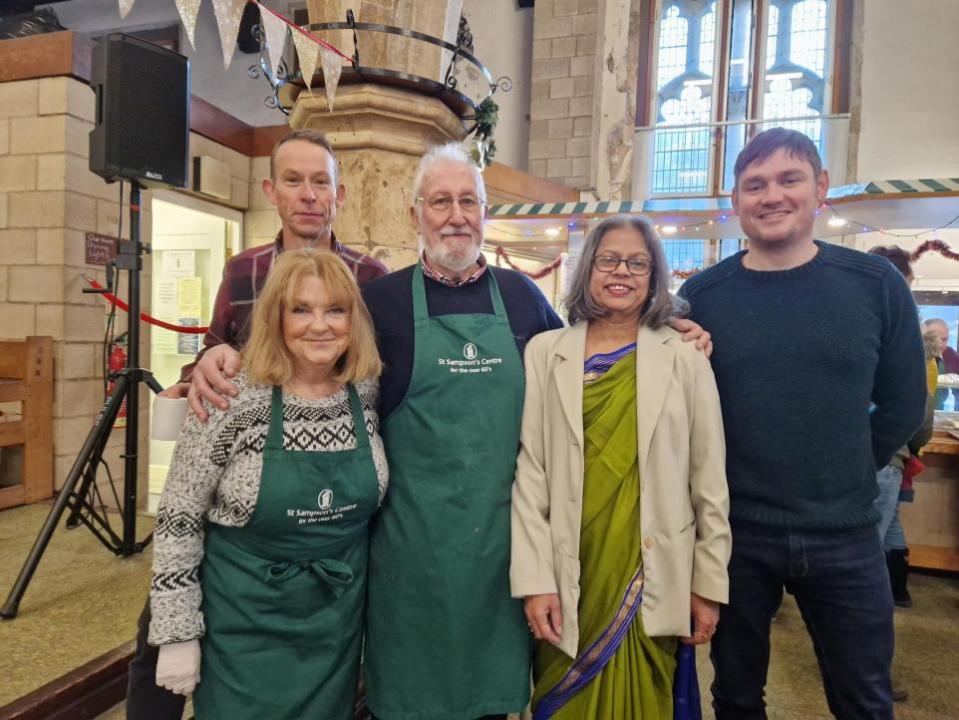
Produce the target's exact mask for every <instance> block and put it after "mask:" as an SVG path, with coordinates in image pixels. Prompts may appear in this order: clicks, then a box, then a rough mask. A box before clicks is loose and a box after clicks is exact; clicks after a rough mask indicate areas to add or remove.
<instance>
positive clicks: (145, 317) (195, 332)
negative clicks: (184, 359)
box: [85, 278, 209, 335]
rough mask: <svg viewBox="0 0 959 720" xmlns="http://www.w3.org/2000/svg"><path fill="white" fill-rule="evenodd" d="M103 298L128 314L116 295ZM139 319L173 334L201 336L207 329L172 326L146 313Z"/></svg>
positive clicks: (93, 283) (97, 287)
mask: <svg viewBox="0 0 959 720" xmlns="http://www.w3.org/2000/svg"><path fill="white" fill-rule="evenodd" d="M85 279H86V281H87V282H88V283H89V284H90V287H94V288H96V289H97V290H103V285H101V284H100V283H98V282H97V281H96V280H92V279H91V278H85ZM103 297H105V298H106V299H107V301H108V302H109V303H110V304H111V305H116V306H117V307H118V308H120V309H121V310H123V312H130V306H129V305H127V304H126V303H125V302H123V300H121V299H120V298H118V297H117V296H116V295H111V294H110V293H103ZM140 319H141V320H142V321H143V322H146V323H150V324H151V325H156V326H157V327H160V328H163V329H164V330H172V331H173V332H178V333H187V334H190V335H202V334H203V333H205V332H206V331H207V330H208V329H209V328H205V327H192V326H189V325H174V324H172V323H168V322H165V321H163V320H160V319H159V318H155V317H153V316H152V315H147V314H146V313H140Z"/></svg>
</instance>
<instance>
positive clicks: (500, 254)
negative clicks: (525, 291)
mask: <svg viewBox="0 0 959 720" xmlns="http://www.w3.org/2000/svg"><path fill="white" fill-rule="evenodd" d="M496 257H497V260H499V259H502V260H503V261H504V262H505V263H506V264H507V265H509V266H510V267H511V268H513V270H516V271H517V272H521V273H523V275H525V276H526V277H528V278H531V279H533V280H541V279H542V278H544V277H546V276H547V275H549V274H550V273H552V272H553V271H554V270H555V269H556V268H558V267H559V266H560V265H562V264H563V260H565V259H566V253H561V254H560V255H558V256H557V257H556V259H555V260H553V261H552V262H550V263H549V264H547V265H544V266H543V267H541V268H540V269H539V270H534V271H532V272H530V271H529V270H524V269H523V268H521V267H519V266H518V265H517V264H516V263H514V262H513V261H512V260H511V259H510V256H509V253H507V252H506V250H505V249H503V247H502V246H501V245H497V246H496ZM498 264H499V262H497V265H498Z"/></svg>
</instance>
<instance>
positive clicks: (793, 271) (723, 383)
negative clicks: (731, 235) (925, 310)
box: [681, 128, 925, 720]
mask: <svg viewBox="0 0 959 720" xmlns="http://www.w3.org/2000/svg"><path fill="white" fill-rule="evenodd" d="M735 178H736V186H735V190H734V191H733V196H732V200H733V207H734V209H735V211H736V214H737V215H738V216H739V220H740V224H741V225H742V228H743V232H744V233H745V235H746V237H747V238H748V240H749V249H748V250H745V251H742V252H740V253H738V254H736V255H735V256H733V257H731V258H728V259H727V260H725V261H723V262H721V263H719V264H717V265H715V266H713V267H711V268H709V269H707V270H705V271H703V272H701V273H699V274H697V275H695V276H694V277H692V278H690V279H689V280H688V281H687V282H686V284H685V285H684V286H683V288H682V290H681V294H682V295H683V296H684V297H685V298H686V299H687V300H688V301H689V302H690V304H691V307H692V319H693V320H694V321H696V322H697V323H699V324H701V325H702V326H703V327H705V328H707V329H708V330H709V331H710V333H712V337H713V340H714V342H715V350H714V352H713V355H712V364H713V371H714V372H715V374H716V382H717V385H718V387H719V393H720V399H721V401H722V408H723V419H724V422H725V427H726V444H727V461H726V464H727V476H728V480H729V492H730V521H731V523H732V528H733V552H732V559H731V560H730V565H729V576H730V595H729V605H728V607H725V608H723V611H722V615H721V618H720V622H719V625H718V628H717V632H716V635H715V636H714V638H713V641H712V648H711V651H710V656H711V659H712V662H713V667H714V669H715V673H716V674H715V681H714V682H713V686H712V692H713V707H714V708H715V711H716V718H717V720H733V719H735V720H752V719H753V718H765V717H766V712H765V702H764V700H763V690H764V686H765V683H766V672H767V667H768V664H769V632H770V622H771V620H772V617H773V615H774V614H775V612H776V610H777V608H778V607H779V604H780V601H781V600H782V593H783V588H785V589H786V590H787V591H789V592H790V593H791V594H793V595H794V596H795V598H796V602H797V604H798V605H799V608H800V611H801V613H802V616H803V620H804V621H805V623H806V627H807V630H808V631H809V634H810V637H811V638H812V642H813V646H814V648H815V651H816V657H817V659H818V661H819V667H820V671H821V672H822V678H823V684H824V686H825V690H826V698H827V700H828V703H829V707H830V710H831V711H832V713H833V714H834V715H835V716H836V717H839V718H844V719H848V718H862V719H863V720H865V719H866V718H868V719H869V720H881V719H885V718H889V719H891V718H892V717H893V711H892V697H891V686H890V678H889V669H890V664H891V660H892V652H893V624H892V611H893V603H892V596H891V594H890V589H889V578H888V575H887V571H886V565H885V560H884V557H883V553H882V548H881V546H880V543H879V540H878V538H877V536H876V530H875V525H876V522H877V520H878V514H877V512H876V510H875V508H874V505H873V501H874V499H875V497H876V495H877V486H876V469H877V468H881V467H884V466H885V465H886V464H887V462H888V461H889V459H890V458H891V457H892V455H893V453H894V452H895V451H896V449H897V448H898V447H901V446H902V445H903V444H904V443H905V442H906V440H908V439H909V437H910V435H911V434H912V433H913V431H914V430H915V429H916V428H917V427H918V426H919V425H920V423H921V422H922V418H923V410H924V408H923V402H922V398H923V387H924V383H925V373H924V363H923V351H922V343H921V339H920V332H919V321H918V315H917V313H916V307H915V305H914V303H913V300H912V297H911V295H910V293H909V289H908V287H907V286H906V283H905V281H904V280H903V278H902V276H901V275H900V274H899V273H898V272H897V271H896V270H895V268H893V266H892V265H890V264H889V262H888V261H886V260H885V259H884V258H880V257H876V256H871V255H867V254H865V253H861V252H857V251H855V250H850V249H847V248H844V247H841V246H838V245H831V244H827V243H823V242H821V241H817V240H814V239H813V223H814V221H815V217H816V209H817V208H818V207H819V206H820V205H822V204H823V202H824V201H825V198H826V190H827V188H828V183H829V181H828V177H827V173H826V172H825V171H824V170H823V169H822V163H821V160H820V158H819V154H818V152H817V150H816V146H815V145H814V144H813V143H812V142H811V141H810V140H809V139H808V138H807V137H806V136H804V135H802V134H801V133H798V132H795V131H793V130H786V129H784V128H775V129H772V130H767V131H765V132H763V133H760V134H759V135H758V136H756V138H754V139H753V140H752V142H750V143H749V145H747V146H746V148H745V149H744V150H743V151H742V153H741V154H740V155H739V158H738V159H737V161H736V167H735Z"/></svg>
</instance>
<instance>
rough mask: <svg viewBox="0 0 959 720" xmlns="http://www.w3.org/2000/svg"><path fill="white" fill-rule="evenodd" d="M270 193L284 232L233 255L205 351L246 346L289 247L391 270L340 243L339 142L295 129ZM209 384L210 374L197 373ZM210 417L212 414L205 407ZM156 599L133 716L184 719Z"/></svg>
mask: <svg viewBox="0 0 959 720" xmlns="http://www.w3.org/2000/svg"><path fill="white" fill-rule="evenodd" d="M262 191H263V194H264V195H265V196H266V198H267V200H268V201H269V202H270V203H271V204H272V205H273V206H274V207H275V208H276V212H277V215H278V216H279V220H280V231H279V233H278V234H277V236H276V240H274V241H273V242H272V243H270V244H268V245H261V246H258V247H253V248H249V249H248V250H244V251H243V252H241V253H240V254H238V255H236V256H234V257H232V258H230V260H229V261H227V263H226V266H225V267H224V269H223V280H222V281H221V283H220V287H219V290H218V291H217V295H216V301H215V302H214V306H213V313H212V315H213V317H212V321H211V323H210V328H209V330H208V331H207V333H206V335H205V336H204V338H203V351H202V352H201V353H200V355H198V356H197V360H198V359H199V358H200V357H202V355H203V353H204V352H206V350H208V349H209V348H211V347H214V346H216V345H219V344H221V343H226V344H228V345H229V346H230V347H233V348H235V349H237V350H239V348H240V347H242V346H243V344H244V343H245V342H246V340H247V337H249V334H250V318H251V315H252V312H253V308H254V306H255V304H256V300H257V298H258V297H259V295H260V293H261V292H262V290H263V285H264V283H265V282H266V279H267V277H268V275H269V273H270V270H271V269H272V267H273V263H274V262H275V261H276V259H277V258H278V257H279V256H280V253H282V252H283V251H284V250H298V249H302V248H311V247H315V248H322V249H328V250H331V251H332V252H334V253H336V254H337V255H338V256H339V257H340V258H341V259H342V260H343V262H345V263H346V265H347V267H348V268H349V270H350V274H352V275H353V277H354V278H356V281H357V282H358V283H359V284H361V285H362V284H364V283H366V282H369V281H370V280H373V279H376V278H378V277H382V276H383V275H385V274H386V272H387V270H386V267H385V266H384V265H383V264H382V263H380V262H379V261H378V260H375V259H374V258H371V257H369V256H367V255H363V254H361V253H358V252H356V251H354V250H351V249H350V248H348V247H346V246H345V245H343V244H341V243H340V242H339V241H338V240H337V239H336V236H335V235H334V233H333V221H334V220H335V218H336V214H337V211H338V210H339V208H340V207H341V206H342V204H343V202H344V200H345V199H346V187H345V185H344V184H343V183H342V181H341V178H340V172H339V168H338V166H337V162H336V157H335V155H334V153H333V147H332V145H330V142H329V140H327V138H326V136H324V135H323V134H322V133H318V132H316V131H313V130H292V131H290V132H289V133H287V134H286V135H285V136H283V137H282V138H281V139H280V140H279V141H278V142H277V143H276V145H274V146H273V150H272V152H271V154H270V177H269V178H267V179H265V180H264V181H263V186H262ZM195 365H196V360H194V361H193V362H191V363H190V364H188V365H186V366H184V368H183V369H182V371H181V375H180V381H179V382H178V383H176V384H174V385H172V386H170V387H169V388H167V389H166V390H165V391H164V392H163V393H162V395H163V396H165V397H174V398H176V397H184V396H185V395H187V393H188V392H189V390H190V388H191V387H192V382H191V381H192V379H193V378H192V374H193V368H194V366H195ZM197 382H198V383H202V382H203V378H202V377H197ZM200 409H201V412H202V414H203V416H205V414H206V411H205V410H204V409H203V408H202V406H201V408H200ZM149 624H150V601H149V598H147V602H146V605H145V606H144V608H143V613H142V614H141V615H140V619H139V621H138V625H137V639H136V652H135V654H134V657H133V660H132V661H131V663H130V674H129V681H128V687H127V717H128V719H129V720H180V717H181V716H182V715H183V707H184V699H183V696H182V695H178V694H175V693H171V692H169V691H167V690H165V689H164V688H161V687H158V686H157V685H156V683H155V677H156V662H157V650H156V648H155V647H153V646H152V645H150V644H149V643H148V642H147V632H148V627H149Z"/></svg>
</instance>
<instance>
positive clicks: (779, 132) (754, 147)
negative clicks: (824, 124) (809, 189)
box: [733, 127, 822, 187]
mask: <svg viewBox="0 0 959 720" xmlns="http://www.w3.org/2000/svg"><path fill="white" fill-rule="evenodd" d="M780 148H781V149H783V150H785V151H786V152H787V153H788V154H789V155H792V156H793V157H796V158H799V159H800V160H805V161H806V162H808V163H809V164H810V165H812V171H813V177H814V178H816V179H818V178H819V176H820V175H821V174H822V158H820V157H819V150H818V149H816V144H815V143H814V142H813V141H812V140H810V139H809V138H808V137H807V136H806V135H803V134H802V133H801V132H799V131H798V130H790V129H789V128H784V127H774V128H771V129H769V130H763V131H762V132H761V133H759V134H758V135H757V136H756V137H754V138H753V139H752V140H750V141H749V143H748V144H747V145H746V147H744V148H743V149H742V152H740V153H739V157H737V158H736V166H735V168H733V175H734V177H735V185H736V186H737V187H738V185H739V176H740V175H741V174H742V172H743V170H745V169H746V168H747V167H749V166H750V165H752V164H753V163H754V162H761V161H763V160H765V159H766V158H768V157H769V156H770V155H772V154H773V153H774V152H776V151H777V150H779V149H780Z"/></svg>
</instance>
